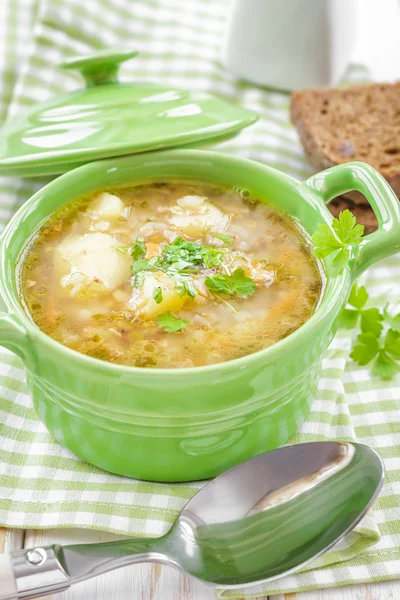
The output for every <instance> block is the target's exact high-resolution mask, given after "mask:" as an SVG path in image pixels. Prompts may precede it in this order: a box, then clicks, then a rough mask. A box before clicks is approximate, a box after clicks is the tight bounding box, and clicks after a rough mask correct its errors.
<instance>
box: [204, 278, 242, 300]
mask: <svg viewBox="0 0 400 600" xmlns="http://www.w3.org/2000/svg"><path fill="white" fill-rule="evenodd" d="M205 284H206V286H207V287H208V289H209V290H210V292H213V293H214V294H229V296H234V294H235V292H234V291H233V289H232V283H231V278H230V277H229V275H226V274H224V275H213V276H212V277H206V279H205Z"/></svg>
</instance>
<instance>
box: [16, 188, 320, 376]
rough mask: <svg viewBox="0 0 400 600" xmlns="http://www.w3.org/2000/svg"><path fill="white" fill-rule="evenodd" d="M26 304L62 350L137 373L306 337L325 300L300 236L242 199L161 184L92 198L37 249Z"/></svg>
mask: <svg viewBox="0 0 400 600" xmlns="http://www.w3.org/2000/svg"><path fill="white" fill-rule="evenodd" d="M20 287H21V296H22V298H23V303H24V306H25V309H26V311H27V312H28V313H29V314H30V315H31V318H32V319H33V321H34V322H35V323H36V324H37V326H38V327H39V328H40V329H41V330H42V331H44V332H45V333H46V334H47V335H49V336H51V337H52V338H54V339H55V340H57V341H58V342H60V343H61V344H64V345H65V346H68V347H69V348H72V349H74V350H76V351H78V352H81V353H83V354H86V355H88V356H92V357H95V358H98V359H102V360H106V361H110V362H113V363H118V364H122V365H130V366H136V367H158V368H178V367H195V366H201V365H210V364H213V363H220V362H223V361H228V360H232V359H235V358H239V357H241V356H245V355H247V354H251V353H253V352H256V351H258V350H262V349H263V348H267V347H268V346H271V345H272V344H274V343H275V342H277V341H279V340H281V339H282V338H284V337H285V336H287V335H288V334H290V333H291V332H293V331H294V330H296V329H297V328H298V327H300V326H301V325H302V324H303V323H304V322H305V321H306V320H307V319H308V318H309V317H310V315H311V314H312V313H313V311H314V310H315V307H316V304H317V303H318V300H319V297H320V293H321V277H320V273H319V269H318V265H317V263H316V261H315V259H314V258H313V257H312V256H311V252H310V248H309V245H308V243H307V241H306V240H305V239H304V238H303V236H302V234H301V233H300V232H299V231H298V229H297V228H296V226H295V224H294V223H293V222H292V221H291V220H290V219H289V218H287V217H285V216H283V215H282V214H279V213H278V212H277V211H276V210H275V209H273V208H271V207H270V206H268V205H266V204H264V203H262V202H259V201H258V200H257V198H255V197H252V196H251V195H249V194H248V193H246V192H241V191H240V190H236V189H231V188H226V187H223V186H219V185H214V184H205V183H198V182H185V181H162V182H153V183H146V184H143V185H136V186H132V185H131V186H127V185H125V186H121V187H117V188H113V189H107V190H102V191H96V192H94V193H92V194H91V195H88V196H85V197H82V198H79V199H77V200H75V201H74V202H72V203H70V204H68V205H67V206H65V207H63V208H61V209H60V210H59V211H58V212H56V213H55V214H54V215H53V216H52V217H50V218H49V219H48V220H47V221H46V222H45V223H44V224H43V226H42V227H41V229H40V231H39V232H38V233H37V235H36V236H35V237H34V240H33V242H32V244H31V246H30V247H29V249H28V251H27V253H26V255H25V257H24V262H23V265H22V268H21V278H20Z"/></svg>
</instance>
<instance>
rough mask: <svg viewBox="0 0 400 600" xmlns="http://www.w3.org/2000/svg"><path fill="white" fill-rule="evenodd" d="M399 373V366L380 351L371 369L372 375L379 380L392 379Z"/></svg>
mask: <svg viewBox="0 0 400 600" xmlns="http://www.w3.org/2000/svg"><path fill="white" fill-rule="evenodd" d="M399 371H400V365H399V364H398V363H397V362H396V361H394V360H393V358H391V357H390V356H389V355H388V354H386V352H384V351H383V350H381V351H380V352H379V355H378V358H377V359H376V361H375V363H374V365H373V367H372V374H373V375H376V376H378V377H380V378H381V379H392V377H394V376H395V375H396V374H397V373H398V372H399Z"/></svg>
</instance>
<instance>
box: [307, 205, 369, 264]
mask: <svg viewBox="0 0 400 600" xmlns="http://www.w3.org/2000/svg"><path fill="white" fill-rule="evenodd" d="M363 233H364V226H363V225H356V218H355V216H354V215H353V214H352V213H351V212H350V211H349V210H348V209H346V210H345V211H343V212H341V213H340V214H339V218H338V219H336V218H335V219H333V220H332V227H329V225H327V224H326V223H323V224H321V225H319V227H318V230H317V231H316V233H314V235H313V236H312V238H311V240H312V243H313V244H314V250H313V254H314V256H316V257H317V258H325V257H327V256H329V255H330V254H332V253H333V252H337V251H339V252H338V254H337V255H336V256H335V258H334V260H333V266H334V269H335V271H336V273H340V272H341V271H343V269H344V268H345V267H346V266H347V264H348V262H349V259H350V249H349V246H355V245H358V244H360V242H361V239H362V236H363Z"/></svg>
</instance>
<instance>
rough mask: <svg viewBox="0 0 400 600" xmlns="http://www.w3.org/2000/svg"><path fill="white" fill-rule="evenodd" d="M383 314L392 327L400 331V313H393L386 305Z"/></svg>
mask: <svg viewBox="0 0 400 600" xmlns="http://www.w3.org/2000/svg"><path fill="white" fill-rule="evenodd" d="M383 316H384V319H385V321H386V322H387V323H388V324H389V325H390V328H391V329H394V330H395V331H400V313H399V314H398V315H391V314H390V313H389V312H388V310H387V306H386V307H385V308H384V310H383Z"/></svg>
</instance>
